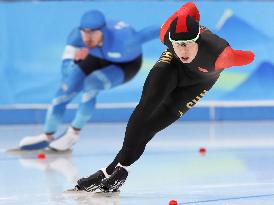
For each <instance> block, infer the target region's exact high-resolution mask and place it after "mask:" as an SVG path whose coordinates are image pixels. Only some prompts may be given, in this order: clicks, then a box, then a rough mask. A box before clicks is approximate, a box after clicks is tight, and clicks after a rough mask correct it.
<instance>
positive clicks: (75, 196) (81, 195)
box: [63, 190, 120, 205]
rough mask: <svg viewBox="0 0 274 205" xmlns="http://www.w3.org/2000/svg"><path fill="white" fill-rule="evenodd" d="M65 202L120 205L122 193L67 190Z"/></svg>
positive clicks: (87, 204)
mask: <svg viewBox="0 0 274 205" xmlns="http://www.w3.org/2000/svg"><path fill="white" fill-rule="evenodd" d="M63 197H64V198H65V201H67V200H69V201H71V200H73V201H75V202H76V204H77V205H120V192H86V191H71V190H67V191H65V192H64V193H63Z"/></svg>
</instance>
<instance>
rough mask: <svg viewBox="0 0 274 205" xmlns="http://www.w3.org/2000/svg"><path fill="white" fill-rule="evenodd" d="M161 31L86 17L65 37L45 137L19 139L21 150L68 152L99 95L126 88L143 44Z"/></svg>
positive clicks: (98, 14)
mask: <svg viewBox="0 0 274 205" xmlns="http://www.w3.org/2000/svg"><path fill="white" fill-rule="evenodd" d="M159 31H160V26H149V27H145V28H144V29H142V30H140V31H136V30H135V29H134V28H132V27H131V26H130V25H128V24H126V23H124V22H123V21H112V20H106V19H105V17H104V14H103V13H102V12H100V11H98V10H91V11H88V12H86V13H84V15H83V16H82V18H81V21H80V26H79V27H77V28H74V29H73V30H72V31H71V33H70V34H69V36H68V40H67V45H66V47H65V51H64V54H63V62H62V82H61V85H60V87H59V89H58V90H57V92H56V95H55V97H54V98H53V100H52V103H51V106H50V107H49V109H48V112H47V116H46V120H45V124H44V132H43V133H42V134H40V135H37V136H31V137H25V138H23V139H22V140H21V141H20V143H19V147H20V148H21V149H25V150H33V149H43V148H46V147H49V148H51V149H54V150H59V151H64V150H67V149H70V148H71V147H72V145H73V144H75V143H76V142H77V140H78V139H79V137H80V130H81V129H82V128H83V127H84V125H85V124H86V123H87V121H88V120H89V119H90V118H91V117H92V113H93V110H94V107H95V104H96V97H97V95H98V93H99V92H100V91H102V90H107V89H111V88H113V87H116V86H118V85H121V84H123V83H126V82H127V81H129V80H131V79H132V78H133V77H134V76H135V75H136V74H137V73H138V71H139V70H140V68H141V64H142V44H144V43H145V42H148V41H150V40H152V39H155V38H158V37H159ZM79 92H82V96H81V102H80V104H79V108H78V110H77V113H76V116H75V118H74V120H73V121H72V123H71V126H70V127H69V128H68V129H67V130H66V132H65V133H64V134H62V135H61V136H60V137H57V138H54V133H55V132H56V131H57V127H58V125H59V124H60V123H61V122H62V119H63V116H64V113H65V110H66V106H67V104H68V103H69V102H70V101H71V100H72V99H73V98H74V97H75V96H76V95H77V94H78V93H79Z"/></svg>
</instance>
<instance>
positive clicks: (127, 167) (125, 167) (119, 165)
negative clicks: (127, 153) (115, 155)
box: [116, 163, 129, 172]
mask: <svg viewBox="0 0 274 205" xmlns="http://www.w3.org/2000/svg"><path fill="white" fill-rule="evenodd" d="M116 167H123V168H124V169H125V170H127V172H129V166H123V165H121V164H120V163H118V164H117V165H116Z"/></svg>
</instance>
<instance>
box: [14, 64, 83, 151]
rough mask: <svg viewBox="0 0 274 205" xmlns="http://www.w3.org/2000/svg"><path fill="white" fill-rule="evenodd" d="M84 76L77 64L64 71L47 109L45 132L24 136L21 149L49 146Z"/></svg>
mask: <svg viewBox="0 0 274 205" xmlns="http://www.w3.org/2000/svg"><path fill="white" fill-rule="evenodd" d="M84 78H85V74H84V73H83V72H82V71H81V69H80V68H79V67H78V66H77V65H74V66H73V68H71V69H70V70H69V72H66V73H63V80H62V84H61V86H60V88H59V89H58V91H57V93H56V95H55V97H54V99H53V100H52V104H51V106H50V107H49V109H48V111H47V115H46V120H45V124H44V133H43V134H40V135H37V136H27V137H24V138H23V139H22V140H21V141H20V143H19V147H20V148H21V149H42V148H45V147H47V146H48V144H49V142H50V141H51V140H52V139H53V133H54V132H55V131H56V129H57V126H58V125H59V123H60V122H61V121H62V118H63V115H64V112H65V109H66V105H67V104H68V103H69V102H70V101H71V100H72V99H73V97H74V96H76V94H77V93H78V92H79V91H80V90H81V89H82V82H83V79H84Z"/></svg>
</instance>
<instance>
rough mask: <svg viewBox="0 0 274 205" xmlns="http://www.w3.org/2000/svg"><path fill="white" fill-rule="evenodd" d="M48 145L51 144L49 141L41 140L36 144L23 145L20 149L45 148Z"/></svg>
mask: <svg viewBox="0 0 274 205" xmlns="http://www.w3.org/2000/svg"><path fill="white" fill-rule="evenodd" d="M48 145H49V142H48V141H41V142H39V143H36V144H32V145H26V146H22V147H20V149H21V150H38V149H44V148H46V147H48Z"/></svg>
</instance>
